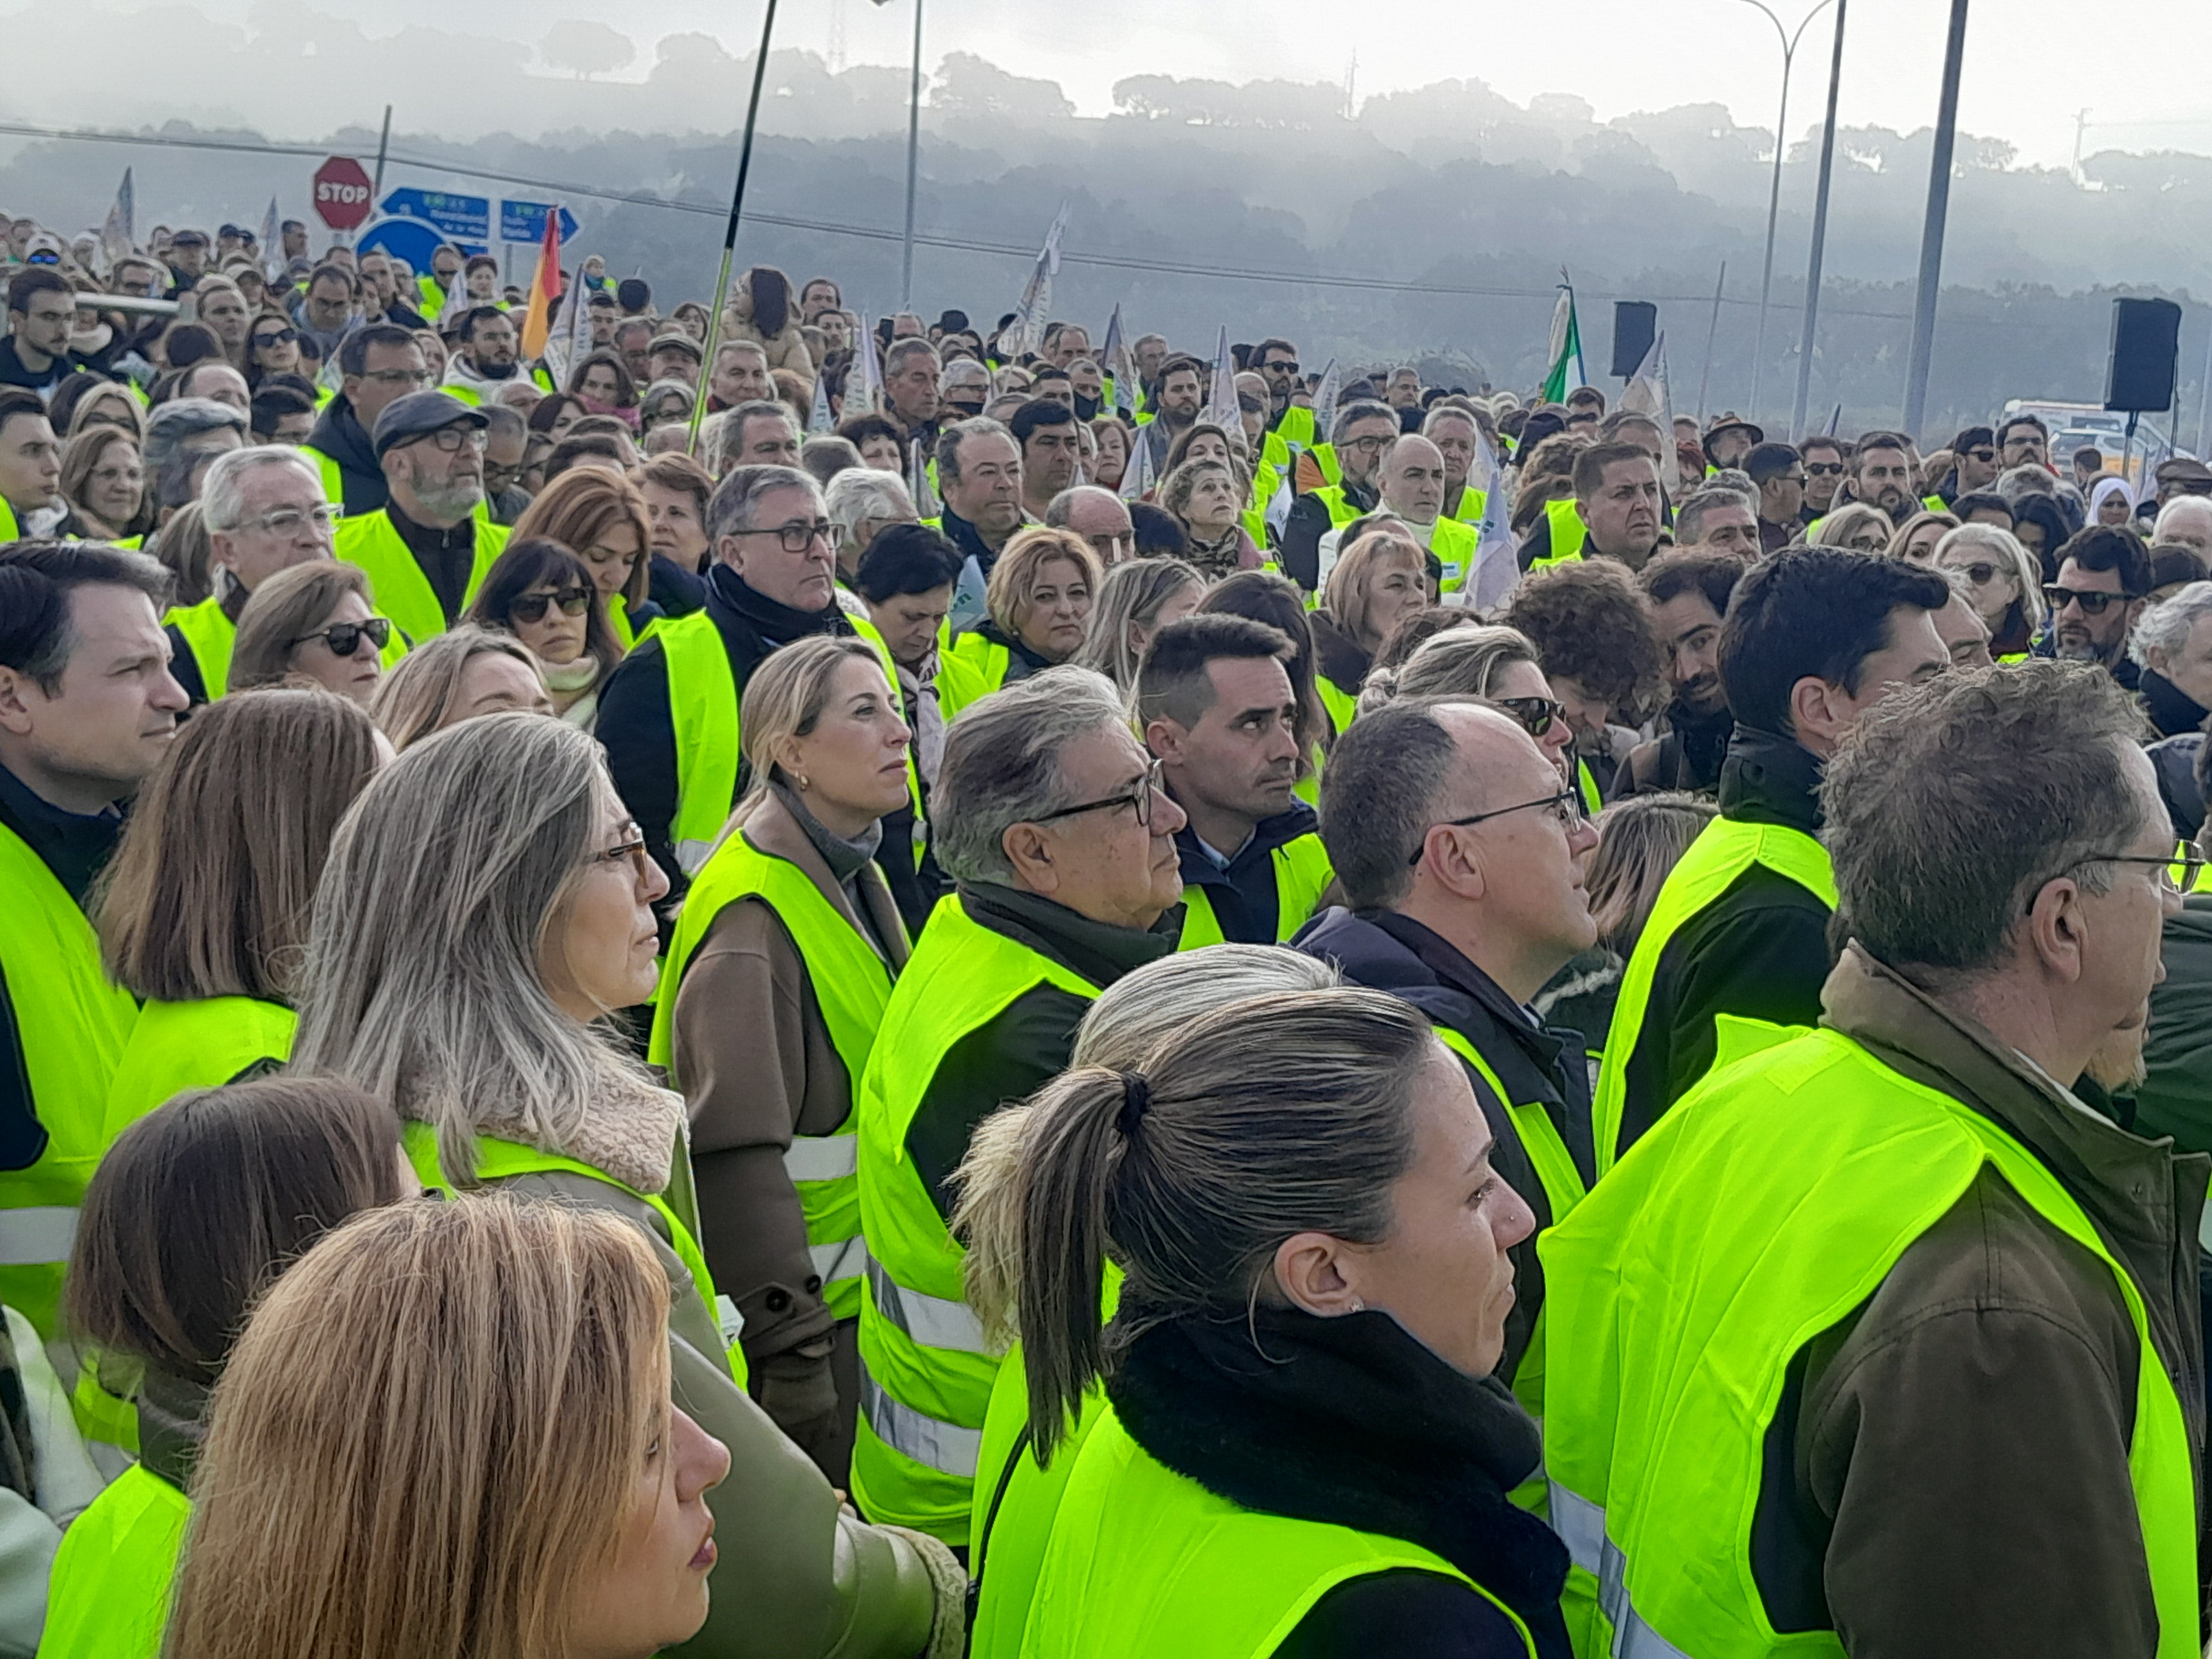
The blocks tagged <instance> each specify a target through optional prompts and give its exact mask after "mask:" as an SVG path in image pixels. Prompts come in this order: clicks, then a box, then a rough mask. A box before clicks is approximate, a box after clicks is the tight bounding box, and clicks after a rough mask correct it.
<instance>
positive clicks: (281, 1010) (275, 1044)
mask: <svg viewBox="0 0 2212 1659" xmlns="http://www.w3.org/2000/svg"><path fill="white" fill-rule="evenodd" d="M298 1023H299V1017H298V1016H297V1015H295V1013H294V1012H292V1011H291V1010H290V1009H289V1008H287V1007H284V1006H283V1005H282V1004H279V1003H274V1002H261V1001H258V1000H255V999H254V998H252V997H209V998H206V999H204V1000H201V1001H197V1002H149V1003H148V1004H147V1005H146V1006H145V1008H144V1009H143V1012H140V1014H139V1016H138V1019H137V1024H134V1025H132V1026H131V1037H130V1041H128V1042H125V1044H124V1045H123V1054H122V1057H121V1058H120V1059H119V1060H118V1061H117V1062H116V1066H115V1076H114V1078H113V1079H112V1080H111V1081H110V1082H109V1084H108V1085H107V1111H106V1135H107V1139H109V1140H111V1141H112V1140H113V1139H115V1137H116V1136H118V1135H119V1134H121V1133H123V1132H124V1131H125V1129H127V1128H129V1127H131V1125H132V1124H134V1123H136V1122H137V1121H138V1120H139V1119H140V1118H142V1117H143V1116H145V1115H146V1114H147V1113H149V1112H150V1111H152V1110H153V1109H155V1107H156V1106H159V1105H161V1104H162V1103H164V1102H166V1101H168V1100H170V1099H172V1098H173V1097H176V1096H177V1095H179V1094H182V1093H183V1092H184V1091H185V1090H187V1089H212V1088H215V1087H216V1086H217V1085H221V1084H225V1083H228V1082H229V1081H230V1080H231V1079H233V1078H234V1077H236V1076H237V1075H238V1074H239V1073H240V1072H243V1071H246V1070H247V1069H248V1068H249V1067H251V1066H255V1065H257V1064H258V1063H259V1062H261V1061H263V1060H280V1061H281V1060H289V1059H290V1058H291V1057H292V1033H293V1028H294V1027H295V1025H296V1024H298Z"/></svg>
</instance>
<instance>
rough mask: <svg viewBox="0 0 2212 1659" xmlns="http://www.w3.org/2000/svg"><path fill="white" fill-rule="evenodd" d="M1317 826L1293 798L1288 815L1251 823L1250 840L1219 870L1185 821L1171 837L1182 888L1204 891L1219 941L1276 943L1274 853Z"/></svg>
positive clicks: (1305, 807)
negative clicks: (1194, 888)
mask: <svg viewBox="0 0 2212 1659" xmlns="http://www.w3.org/2000/svg"><path fill="white" fill-rule="evenodd" d="M1320 828H1321V817H1320V815H1319V814H1317V813H1316V811H1314V810H1313V808H1312V807H1310V806H1309V805H1306V804H1305V803H1304V801H1302V800H1294V801H1292V802H1291V805H1290V808H1289V810H1288V811H1282V812H1278V813H1276V814H1275V816H1274V817H1271V818H1261V820H1260V822H1259V823H1256V824H1255V825H1254V826H1253V829H1252V834H1251V836H1250V838H1249V840H1247V841H1246V842H1245V843H1244V845H1243V846H1242V847H1240V848H1237V854H1236V856H1235V857H1233V858H1231V860H1229V862H1228V864H1227V865H1226V866H1223V865H1218V864H1216V863H1215V862H1214V861H1213V857H1212V854H1210V853H1208V852H1207V851H1206V848H1204V847H1202V846H1201V845H1200V843H1199V839H1198V836H1197V833H1196V832H1195V831H1194V830H1193V829H1191V827H1190V826H1189V825H1188V823H1186V824H1184V825H1183V827H1182V829H1178V830H1176V838H1175V842H1176V854H1177V856H1178V857H1180V858H1181V860H1182V884H1183V885H1184V886H1185V887H1202V888H1204V889H1205V890H1206V902H1207V903H1208V904H1210V905H1212V907H1213V919H1214V921H1215V922H1216V923H1217V924H1218V926H1219V927H1220V928H1221V937H1222V938H1223V939H1226V940H1227V941H1228V942H1229V943H1231V945H1274V944H1277V943H1279V941H1280V939H1281V938H1282V934H1281V932H1280V931H1279V930H1280V928H1281V925H1282V907H1281V902H1280V901H1279V898H1278V897H1277V895H1276V890H1275V849H1276V848H1279V847H1287V846H1289V845H1290V844H1291V842H1294V841H1296V840H1297V839H1298V837H1299V836H1310V835H1314V834H1316V832H1318V831H1319V829H1320ZM1300 920H1301V921H1303V920H1304V918H1303V917H1301V918H1300Z"/></svg>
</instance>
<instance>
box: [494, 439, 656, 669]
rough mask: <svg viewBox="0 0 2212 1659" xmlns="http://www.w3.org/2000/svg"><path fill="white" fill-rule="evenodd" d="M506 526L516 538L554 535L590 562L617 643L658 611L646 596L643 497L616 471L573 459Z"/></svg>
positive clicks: (628, 639) (648, 531) (630, 639)
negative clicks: (579, 463) (510, 526)
mask: <svg viewBox="0 0 2212 1659" xmlns="http://www.w3.org/2000/svg"><path fill="white" fill-rule="evenodd" d="M509 533H510V538H511V539H513V540H516V541H528V540H530V539H532V538H534V537H544V538H545V539H547V540H549V541H555V542H558V543H560V544H561V545H562V546H563V547H565V548H567V549H568V550H569V551H570V552H571V553H574V555H575V556H577V557H578V558H580V559H581V560H582V561H583V562H585V564H586V565H587V566H588V567H589V568H590V569H591V572H592V585H593V586H596V587H597V588H598V589H599V599H600V602H601V603H602V604H603V605H605V607H606V615H607V625H608V626H609V627H610V628H611V629H614V634H615V639H616V641H617V643H618V644H619V645H621V647H622V648H623V650H625V651H627V650H629V648H630V647H632V646H634V645H635V644H636V643H637V641H638V636H639V635H640V634H641V632H642V631H643V630H644V629H646V627H647V625H648V624H649V623H651V622H652V621H653V618H654V617H657V616H658V615H659V612H658V611H655V610H653V608H652V606H651V605H650V603H649V602H648V600H647V597H646V595H647V590H648V588H649V587H650V586H651V583H652V579H653V570H652V562H651V557H650V555H651V550H652V544H653V521H652V519H651V516H650V515H649V514H648V513H647V510H646V505H645V497H644V496H642V495H640V494H639V493H638V489H637V486H636V485H635V484H634V483H631V482H630V481H629V479H628V478H626V477H623V475H622V474H621V473H619V472H617V471H612V470H611V469H609V468H607V467H604V466H579V467H572V468H571V469H570V470H569V471H566V472H563V473H562V475H561V476H560V477H557V478H556V479H554V480H553V482H552V483H550V484H547V485H546V486H545V488H544V490H543V491H541V492H540V493H539V494H538V496H537V498H536V499H535V500H533V501H532V502H531V503H530V505H529V506H528V507H526V508H525V509H523V513H522V516H521V517H520V519H517V520H515V521H514V528H513V531H512V532H509Z"/></svg>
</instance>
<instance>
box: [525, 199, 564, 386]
mask: <svg viewBox="0 0 2212 1659" xmlns="http://www.w3.org/2000/svg"><path fill="white" fill-rule="evenodd" d="M560 298H561V204H559V203H557V202H556V203H555V204H553V208H552V210H551V211H550V212H549V213H547V214H546V216H545V240H544V243H543V244H542V245H541V246H539V248H538V269H537V270H534V271H532V273H531V274H530V305H529V307H528V309H527V310H526V313H525V314H524V316H523V319H522V355H523V356H526V357H543V356H544V355H545V339H546V336H547V335H549V334H550V333H551V332H552V328H553V307H554V305H555V304H556V302H557V301H559V300H560Z"/></svg>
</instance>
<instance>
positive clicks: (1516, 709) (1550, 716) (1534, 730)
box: [1491, 697, 1567, 738]
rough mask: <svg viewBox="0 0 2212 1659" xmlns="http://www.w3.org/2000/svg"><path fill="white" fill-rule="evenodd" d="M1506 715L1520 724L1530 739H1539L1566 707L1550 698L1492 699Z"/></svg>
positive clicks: (1563, 712)
mask: <svg viewBox="0 0 2212 1659" xmlns="http://www.w3.org/2000/svg"><path fill="white" fill-rule="evenodd" d="M1491 702H1494V703H1496V704H1497V705H1498V707H1499V708H1503V709H1504V711H1505V712H1506V713H1507V714H1510V715H1512V716H1513V718H1514V719H1515V720H1519V721H1520V722H1521V729H1522V731H1523V732H1527V733H1528V735H1529V736H1530V737H1532V738H1541V737H1542V736H1543V735H1544V733H1546V732H1548V731H1550V730H1551V729H1552V723H1553V721H1554V720H1558V719H1559V716H1560V715H1562V714H1565V713H1566V708H1567V706H1566V704H1565V703H1563V702H1557V701H1555V700H1554V699H1553V698H1550V697H1492V699H1491Z"/></svg>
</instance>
